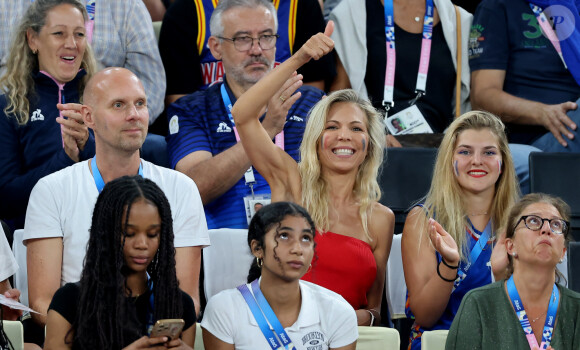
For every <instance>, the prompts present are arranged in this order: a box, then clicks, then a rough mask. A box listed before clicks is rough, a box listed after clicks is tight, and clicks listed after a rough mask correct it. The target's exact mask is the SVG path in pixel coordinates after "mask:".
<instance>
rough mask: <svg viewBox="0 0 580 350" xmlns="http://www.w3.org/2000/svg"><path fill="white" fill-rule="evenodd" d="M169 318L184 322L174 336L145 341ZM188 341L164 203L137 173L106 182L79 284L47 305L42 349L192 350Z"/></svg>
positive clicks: (190, 331)
mask: <svg viewBox="0 0 580 350" xmlns="http://www.w3.org/2000/svg"><path fill="white" fill-rule="evenodd" d="M171 318H173V319H175V318H178V319H179V318H182V319H184V321H185V326H184V331H183V332H182V335H181V339H179V338H177V339H175V340H172V341H169V342H168V339H167V338H166V337H157V338H149V337H148V336H147V334H148V333H149V332H150V329H151V327H152V326H153V324H154V323H155V321H156V320H160V319H171ZM194 338H195V311H194V306H193V300H192V299H191V297H190V296H189V295H187V294H186V293H184V292H183V291H181V290H180V289H179V283H178V281H177V277H176V274H175V248H174V246H173V224H172V219H171V209H170V206H169V202H168V201H167V198H166V197H165V195H164V194H163V192H162V191H161V189H160V188H159V187H158V186H157V185H156V184H155V183H154V182H152V181H150V180H148V179H143V178H142V177H140V176H124V177H121V178H119V179H116V180H114V181H111V182H110V183H108V184H107V185H106V186H105V188H104V189H103V191H102V192H101V194H100V195H99V197H98V199H97V203H96V205H95V209H94V212H93V219H92V225H91V229H90V238H89V243H88V248H87V254H86V257H85V265H84V268H83V272H82V275H81V280H80V282H77V283H68V284H66V285H65V286H63V287H62V288H60V289H59V290H58V291H57V292H56V293H55V295H54V298H53V300H52V303H51V304H50V307H49V311H48V316H47V326H46V342H45V349H53V348H55V349H56V348H58V349H62V348H67V349H121V348H124V349H143V348H148V349H150V348H152V349H167V348H170V349H191V348H192V347H193V342H194Z"/></svg>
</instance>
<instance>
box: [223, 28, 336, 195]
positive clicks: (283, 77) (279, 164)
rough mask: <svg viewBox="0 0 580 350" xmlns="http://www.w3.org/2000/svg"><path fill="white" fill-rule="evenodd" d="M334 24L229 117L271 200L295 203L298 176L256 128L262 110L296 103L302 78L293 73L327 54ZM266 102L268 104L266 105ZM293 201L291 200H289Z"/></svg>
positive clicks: (255, 89)
mask: <svg viewBox="0 0 580 350" xmlns="http://www.w3.org/2000/svg"><path fill="white" fill-rule="evenodd" d="M333 28H334V24H333V23H332V22H329V23H328V25H327V26H326V30H325V32H324V33H318V34H316V35H314V36H313V37H312V38H310V39H309V40H308V41H307V42H306V43H305V44H304V45H303V46H302V47H301V48H300V50H298V52H297V53H296V54H294V55H293V56H292V57H290V58H289V59H288V60H286V61H285V62H284V63H282V64H281V65H279V66H278V67H276V68H275V69H273V70H272V71H271V72H270V73H269V74H268V75H266V76H265V77H263V78H262V79H260V81H259V82H258V83H256V84H255V85H254V86H252V87H251V88H250V89H249V90H248V91H246V92H245V93H244V94H243V95H242V96H240V98H239V99H238V101H237V102H236V104H235V105H234V107H233V108H232V115H233V117H234V121H235V124H236V128H237V131H238V133H239V135H240V139H241V141H242V144H243V146H244V149H245V151H246V154H247V155H248V157H249V158H250V161H251V162H252V164H253V165H254V166H255V167H256V169H257V170H258V171H259V172H260V174H262V176H264V178H265V179H266V181H268V184H269V185H270V188H271V190H272V200H274V201H276V200H296V199H297V198H295V197H296V194H297V193H296V191H295V190H294V188H295V187H296V185H297V183H298V181H299V176H298V169H297V165H296V162H295V161H294V160H293V159H292V158H291V157H290V156H288V155H287V154H286V153H284V152H282V151H281V150H279V149H277V148H276V146H275V145H274V144H273V143H272V141H271V140H272V138H271V137H270V135H268V133H267V132H266V130H265V129H264V128H263V127H262V125H261V124H260V122H259V120H258V117H259V115H260V112H261V111H262V109H263V108H264V107H266V106H268V107H269V106H270V103H271V102H272V101H275V100H280V101H281V102H282V107H284V106H286V110H287V109H288V108H290V106H291V105H292V104H293V103H294V102H296V100H298V98H299V97H300V93H294V92H295V91H296V89H297V88H298V87H300V86H301V85H302V76H301V75H296V74H295V71H296V69H298V68H299V67H301V66H302V65H304V64H305V63H307V62H308V61H310V60H311V59H315V60H317V59H319V58H320V57H322V56H324V55H326V54H327V53H329V52H330V51H331V50H332V48H333V46H334V43H333V41H332V39H330V34H332V31H333ZM269 101H270V103H269ZM292 197H294V198H292Z"/></svg>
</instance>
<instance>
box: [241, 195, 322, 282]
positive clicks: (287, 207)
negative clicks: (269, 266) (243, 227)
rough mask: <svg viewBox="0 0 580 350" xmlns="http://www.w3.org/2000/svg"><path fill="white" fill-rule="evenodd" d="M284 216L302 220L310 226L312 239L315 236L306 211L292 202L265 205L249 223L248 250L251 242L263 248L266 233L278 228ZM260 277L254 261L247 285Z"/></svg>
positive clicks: (313, 227)
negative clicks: (275, 227)
mask: <svg viewBox="0 0 580 350" xmlns="http://www.w3.org/2000/svg"><path fill="white" fill-rule="evenodd" d="M286 216H295V217H302V218H304V219H305V220H306V222H308V225H309V226H310V229H311V231H312V237H314V235H315V234H316V227H315V226H314V221H312V218H311V217H310V214H308V212H307V211H306V209H304V208H302V207H301V206H299V205H298V204H296V203H292V202H276V203H272V204H269V205H266V206H265V207H263V208H262V209H260V210H258V211H257V212H256V214H254V217H253V218H252V221H250V225H249V226H248V246H250V249H252V240H256V241H257V242H258V247H260V248H265V247H264V236H266V233H268V231H270V229H271V228H272V227H274V225H278V226H280V222H281V221H282V220H284V218H285V217H286ZM261 275H262V270H261V269H260V267H258V264H257V262H256V260H254V261H253V262H252V266H250V271H249V272H248V283H250V282H252V281H253V280H255V279H256V278H258V277H260V276H261Z"/></svg>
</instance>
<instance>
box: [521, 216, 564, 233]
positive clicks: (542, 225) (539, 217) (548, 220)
mask: <svg viewBox="0 0 580 350" xmlns="http://www.w3.org/2000/svg"><path fill="white" fill-rule="evenodd" d="M530 216H534V217H536V218H538V219H540V220H542V224H541V225H540V227H538V228H537V229H535V230H534V229H532V228H530V227H529V226H528V223H527V222H526V219H527V218H528V217H530ZM522 220H523V221H524V225H525V226H526V228H527V229H528V230H532V231H540V230H541V229H542V227H544V222H546V221H547V222H548V227H549V228H550V231H552V233H553V234H555V235H567V234H568V231H569V230H570V222H569V221H566V220H564V219H560V218H554V219H546V218H543V217H541V216H538V215H534V214H530V215H522V216H521V217H520V218H519V220H518V221H517V222H516V225H515V226H514V230H515V228H516V227H518V225H519V224H520V222H521V221H522ZM554 220H560V221H562V222H563V223H564V228H563V229H562V232H560V233H557V232H554V230H553V229H552V221H554Z"/></svg>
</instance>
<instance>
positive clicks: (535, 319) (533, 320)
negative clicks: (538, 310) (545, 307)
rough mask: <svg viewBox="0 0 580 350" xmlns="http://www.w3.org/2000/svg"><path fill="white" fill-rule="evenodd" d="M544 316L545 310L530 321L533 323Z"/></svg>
mask: <svg viewBox="0 0 580 350" xmlns="http://www.w3.org/2000/svg"><path fill="white" fill-rule="evenodd" d="M544 316H546V313H545V312H544V313H543V314H541V315H540V316H538V317H536V318H534V319H532V320H531V321H532V323H535V322H536V321H537V320H539V319H540V318H541V317H544Z"/></svg>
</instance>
